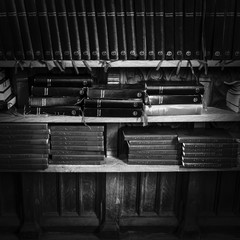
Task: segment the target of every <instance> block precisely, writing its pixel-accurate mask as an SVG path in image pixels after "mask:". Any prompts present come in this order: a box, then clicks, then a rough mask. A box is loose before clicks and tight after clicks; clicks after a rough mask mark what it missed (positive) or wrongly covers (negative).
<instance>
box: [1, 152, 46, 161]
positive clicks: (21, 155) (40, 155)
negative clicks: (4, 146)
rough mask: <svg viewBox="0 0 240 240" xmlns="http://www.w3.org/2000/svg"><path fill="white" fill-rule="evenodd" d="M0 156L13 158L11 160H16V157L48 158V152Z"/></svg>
mask: <svg viewBox="0 0 240 240" xmlns="http://www.w3.org/2000/svg"><path fill="white" fill-rule="evenodd" d="M0 158H1V159H13V160H17V159H36V158H37V159H38V158H48V154H34V153H32V154H31V153H30V154H25V153H24V154H15V153H14V154H12V153H11V154H0Z"/></svg>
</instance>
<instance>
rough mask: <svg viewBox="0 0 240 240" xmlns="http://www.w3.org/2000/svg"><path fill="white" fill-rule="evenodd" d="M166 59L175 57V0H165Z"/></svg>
mask: <svg viewBox="0 0 240 240" xmlns="http://www.w3.org/2000/svg"><path fill="white" fill-rule="evenodd" d="M164 10H165V12H164V29H165V32H164V33H165V59H166V60H173V59H174V0H164Z"/></svg>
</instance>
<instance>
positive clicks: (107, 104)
mask: <svg viewBox="0 0 240 240" xmlns="http://www.w3.org/2000/svg"><path fill="white" fill-rule="evenodd" d="M84 107H86V108H133V109H135V108H143V101H142V100H140V99H128V100H114V99H84Z"/></svg>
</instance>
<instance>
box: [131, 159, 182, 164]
mask: <svg viewBox="0 0 240 240" xmlns="http://www.w3.org/2000/svg"><path fill="white" fill-rule="evenodd" d="M127 164H131V165H181V161H178V160H158V159H151V160H150V159H149V160H140V159H132V160H128V162H127Z"/></svg>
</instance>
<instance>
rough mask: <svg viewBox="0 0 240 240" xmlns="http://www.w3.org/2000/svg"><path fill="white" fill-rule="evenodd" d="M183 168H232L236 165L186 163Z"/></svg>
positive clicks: (183, 163)
mask: <svg viewBox="0 0 240 240" xmlns="http://www.w3.org/2000/svg"><path fill="white" fill-rule="evenodd" d="M182 165H183V167H187V168H232V167H236V166H237V164H236V163H231V162H230V163H186V162H182Z"/></svg>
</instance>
